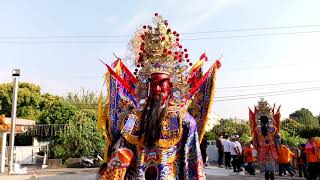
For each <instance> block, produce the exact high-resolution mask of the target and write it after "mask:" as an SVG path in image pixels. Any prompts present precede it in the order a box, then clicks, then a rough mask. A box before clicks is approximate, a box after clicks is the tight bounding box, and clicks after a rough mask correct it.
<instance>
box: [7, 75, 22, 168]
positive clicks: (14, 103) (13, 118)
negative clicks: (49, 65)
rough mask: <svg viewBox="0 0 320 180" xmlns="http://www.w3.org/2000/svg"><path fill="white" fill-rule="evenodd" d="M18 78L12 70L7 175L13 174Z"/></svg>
mask: <svg viewBox="0 0 320 180" xmlns="http://www.w3.org/2000/svg"><path fill="white" fill-rule="evenodd" d="M19 76H20V69H13V70H12V78H13V83H12V85H13V94H12V111H11V131H10V157H9V174H12V173H13V161H14V159H13V147H14V136H15V126H16V113H17V99H18V83H19Z"/></svg>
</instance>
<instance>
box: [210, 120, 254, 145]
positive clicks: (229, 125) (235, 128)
mask: <svg viewBox="0 0 320 180" xmlns="http://www.w3.org/2000/svg"><path fill="white" fill-rule="evenodd" d="M211 132H212V133H213V134H211V135H210V137H214V138H217V137H219V136H221V135H225V134H227V135H229V136H230V135H233V134H238V135H239V136H240V140H241V141H245V142H247V141H250V139H251V136H250V126H249V124H248V122H244V121H234V120H231V119H221V120H220V122H219V124H217V125H215V126H214V127H213V128H212V129H211Z"/></svg>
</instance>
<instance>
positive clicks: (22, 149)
mask: <svg viewBox="0 0 320 180" xmlns="http://www.w3.org/2000/svg"><path fill="white" fill-rule="evenodd" d="M14 148H15V149H14V154H13V156H14V159H15V163H18V164H36V157H37V152H39V148H40V147H34V146H15V147H14ZM8 149H9V146H8V147H7V150H8ZM7 152H8V151H7Z"/></svg>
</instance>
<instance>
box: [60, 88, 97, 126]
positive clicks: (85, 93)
mask: <svg viewBox="0 0 320 180" xmlns="http://www.w3.org/2000/svg"><path fill="white" fill-rule="evenodd" d="M64 99H65V101H66V102H68V103H70V104H72V105H74V106H76V107H77V108H78V109H80V110H81V111H83V112H85V113H86V114H87V116H90V117H91V119H93V120H97V107H98V96H97V94H96V93H95V92H93V91H90V90H86V89H84V88H81V89H80V92H78V93H71V92H70V93H68V96H67V97H65V98H64Z"/></svg>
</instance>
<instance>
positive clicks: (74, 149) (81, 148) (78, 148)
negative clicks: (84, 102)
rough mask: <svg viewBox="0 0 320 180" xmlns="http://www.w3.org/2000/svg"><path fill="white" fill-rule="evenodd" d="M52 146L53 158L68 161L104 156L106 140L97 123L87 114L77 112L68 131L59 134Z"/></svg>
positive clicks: (70, 122)
mask: <svg viewBox="0 0 320 180" xmlns="http://www.w3.org/2000/svg"><path fill="white" fill-rule="evenodd" d="M51 145H52V147H53V148H52V153H51V156H52V157H53V158H58V159H63V160H66V159H68V158H80V157H84V156H85V157H94V156H96V155H98V154H99V155H102V153H103V147H104V140H103V138H102V134H101V133H100V132H98V131H97V123H96V122H95V121H93V120H92V119H90V118H88V117H87V116H86V114H85V113H83V112H77V113H76V114H75V116H73V118H72V119H71V120H70V121H69V123H68V128H67V131H66V132H61V133H58V136H57V137H55V138H54V140H53V141H52V143H51ZM52 157H51V158H52Z"/></svg>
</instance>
